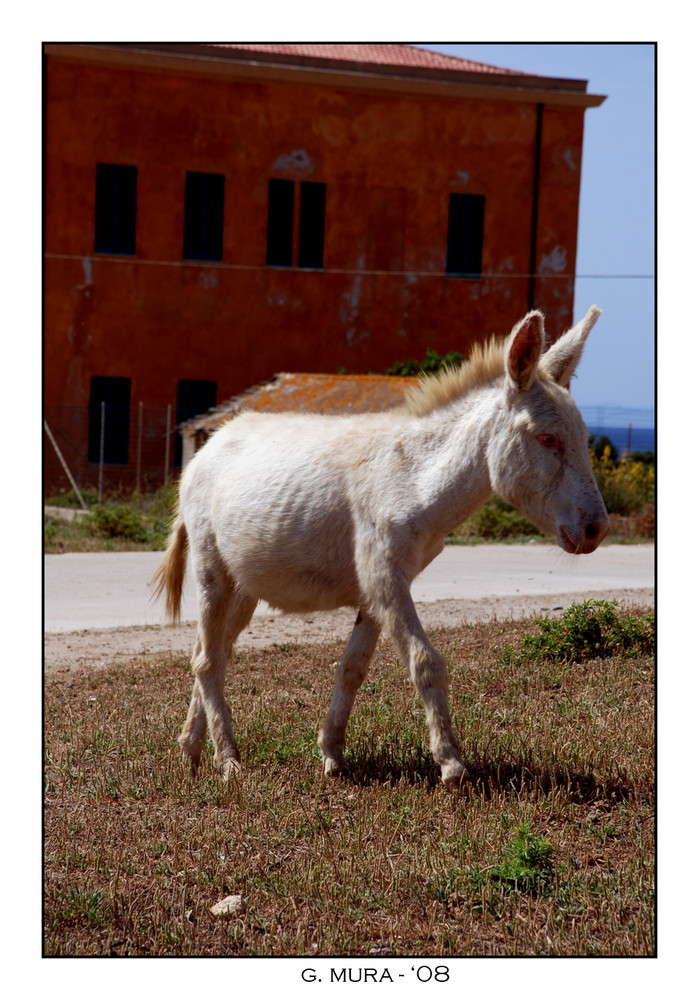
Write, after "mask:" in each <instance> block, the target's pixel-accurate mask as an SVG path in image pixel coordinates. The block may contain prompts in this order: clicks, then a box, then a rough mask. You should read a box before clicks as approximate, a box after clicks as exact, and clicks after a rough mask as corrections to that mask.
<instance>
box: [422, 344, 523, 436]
mask: <svg viewBox="0 0 699 1000" xmlns="http://www.w3.org/2000/svg"><path fill="white" fill-rule="evenodd" d="M506 339H507V338H505V337H491V338H490V340H488V341H487V342H486V343H485V344H475V345H474V347H473V349H472V351H471V354H470V355H469V357H468V358H467V360H466V361H464V362H463V364H461V365H459V366H458V367H454V368H447V369H446V371H443V372H442V373H441V374H440V375H432V376H427V377H426V378H421V379H420V380H419V382H418V384H417V385H415V386H413V387H412V388H411V389H408V391H407V392H406V394H405V402H404V404H403V407H404V409H405V410H407V411H408V412H409V413H411V414H412V415H413V416H416V417H422V416H425V414H427V413H432V412H433V410H437V409H439V408H440V407H442V406H449V404H450V403H453V402H455V401H456V400H458V399H461V398H462V397H463V396H466V395H468V393H470V392H473V390H474V389H479V388H480V387H481V386H484V385H488V384H489V383H490V382H492V381H493V380H494V379H496V378H497V377H498V376H500V375H504V373H505V342H506Z"/></svg>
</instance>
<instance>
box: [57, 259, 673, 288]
mask: <svg viewBox="0 0 699 1000" xmlns="http://www.w3.org/2000/svg"><path fill="white" fill-rule="evenodd" d="M44 258H45V259H46V260H74V261H79V262H81V263H82V262H83V261H85V260H90V261H98V262H99V263H100V264H102V263H106V264H138V265H140V266H146V267H178V268H182V267H189V268H195V269H196V270H200V271H201V270H207V271H209V270H217V271H267V272H271V271H278V272H280V273H289V272H301V273H304V274H306V273H309V274H314V273H315V274H343V275H349V276H353V277H373V276H380V277H384V276H385V277H390V278H401V277H402V278H454V279H460V278H463V275H461V274H459V273H452V272H447V271H418V270H415V271H403V270H401V271H385V270H377V269H371V268H351V267H321V268H312V267H274V266H271V265H268V264H231V263H226V262H225V261H197V260H147V259H146V258H144V257H127V256H124V257H121V256H119V257H113V256H110V255H108V254H97V255H93V254H85V255H84V256H80V255H79V254H69V253H45V254H44ZM476 278H477V279H478V280H484V279H487V280H489V281H498V280H499V281H509V280H511V279H513V278H517V279H520V278H521V279H531V278H537V279H546V280H550V279H552V278H558V279H559V280H563V279H567V280H571V279H572V280H575V281H577V280H579V279H595V280H597V279H605V280H616V281H618V280H626V279H629V280H639V279H640V280H645V281H654V280H655V275H654V274H622V273H619V274H571V273H569V272H564V271H542V272H539V273H537V274H528V273H525V272H519V271H517V272H513V271H498V272H493V271H483V272H481V273H480V274H478V275H477V276H476ZM476 278H474V280H476Z"/></svg>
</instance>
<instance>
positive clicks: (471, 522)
mask: <svg viewBox="0 0 699 1000" xmlns="http://www.w3.org/2000/svg"><path fill="white" fill-rule="evenodd" d="M544 537H545V535H544V534H543V533H542V532H541V531H539V529H538V528H537V527H535V526H534V525H533V524H532V523H531V521H529V520H528V519H527V518H526V517H525V516H524V514H520V512H519V511H518V510H515V508H514V507H511V506H510V505H509V504H508V503H505V501H504V500H503V499H501V497H498V496H494V497H491V499H490V500H488V502H487V503H485V504H483V506H482V507H479V509H478V510H477V511H476V512H475V513H474V514H472V515H471V517H469V518H468V520H467V521H464V523H463V524H462V525H461V526H460V527H459V528H458V529H457V531H455V532H454V537H453V539H452V540H454V539H456V540H458V539H468V538H474V539H475V538H487V539H489V540H491V541H502V540H503V539H513V538H544Z"/></svg>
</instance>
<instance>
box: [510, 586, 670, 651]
mask: <svg viewBox="0 0 699 1000" xmlns="http://www.w3.org/2000/svg"><path fill="white" fill-rule="evenodd" d="M534 624H535V625H538V626H539V628H540V630H541V631H540V633H539V634H538V635H532V634H527V635H525V637H524V639H523V640H522V644H521V646H519V647H517V648H515V647H514V646H506V647H505V649H504V650H503V651H502V653H501V654H500V657H499V662H500V663H501V664H504V665H509V664H517V665H518V664H521V663H525V662H531V663H541V662H543V661H544V660H549V661H550V660H553V661H573V662H576V663H580V662H582V661H583V660H590V659H598V658H601V657H609V656H624V657H636V656H643V655H648V654H652V653H653V652H654V651H655V616H654V614H653V613H652V612H648V613H647V614H645V615H642V616H641V617H638V616H636V615H632V614H625V615H620V614H619V611H618V602H617V601H585V602H584V603H583V604H573V605H571V606H570V607H569V608H568V610H567V611H565V612H564V613H563V615H562V616H561V617H560V618H539V619H537V620H536V621H535V622H534Z"/></svg>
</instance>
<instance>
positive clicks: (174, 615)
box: [150, 511, 189, 622]
mask: <svg viewBox="0 0 699 1000" xmlns="http://www.w3.org/2000/svg"><path fill="white" fill-rule="evenodd" d="M188 549H189V542H188V539H187V529H186V528H185V525H184V521H183V520H182V515H181V514H180V513H179V511H178V512H177V514H176V516H175V519H174V521H173V522H172V530H171V532H170V540H169V541H168V543H167V549H166V550H165V556H164V557H163V561H162V562H161V563H160V565H159V566H158V568H157V570H156V571H155V575H154V576H153V579H152V580H151V581H150V586H151V587H155V590H154V591H153V594H152V595H151V600H153V601H157V600H158V598H159V597H160V596H161V594H162V593H163V591H165V607H166V610H167V613H168V617H169V618H170V620H171V621H173V622H179V620H180V606H181V604H182V588H183V586H184V573H185V569H186V568H187V551H188Z"/></svg>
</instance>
